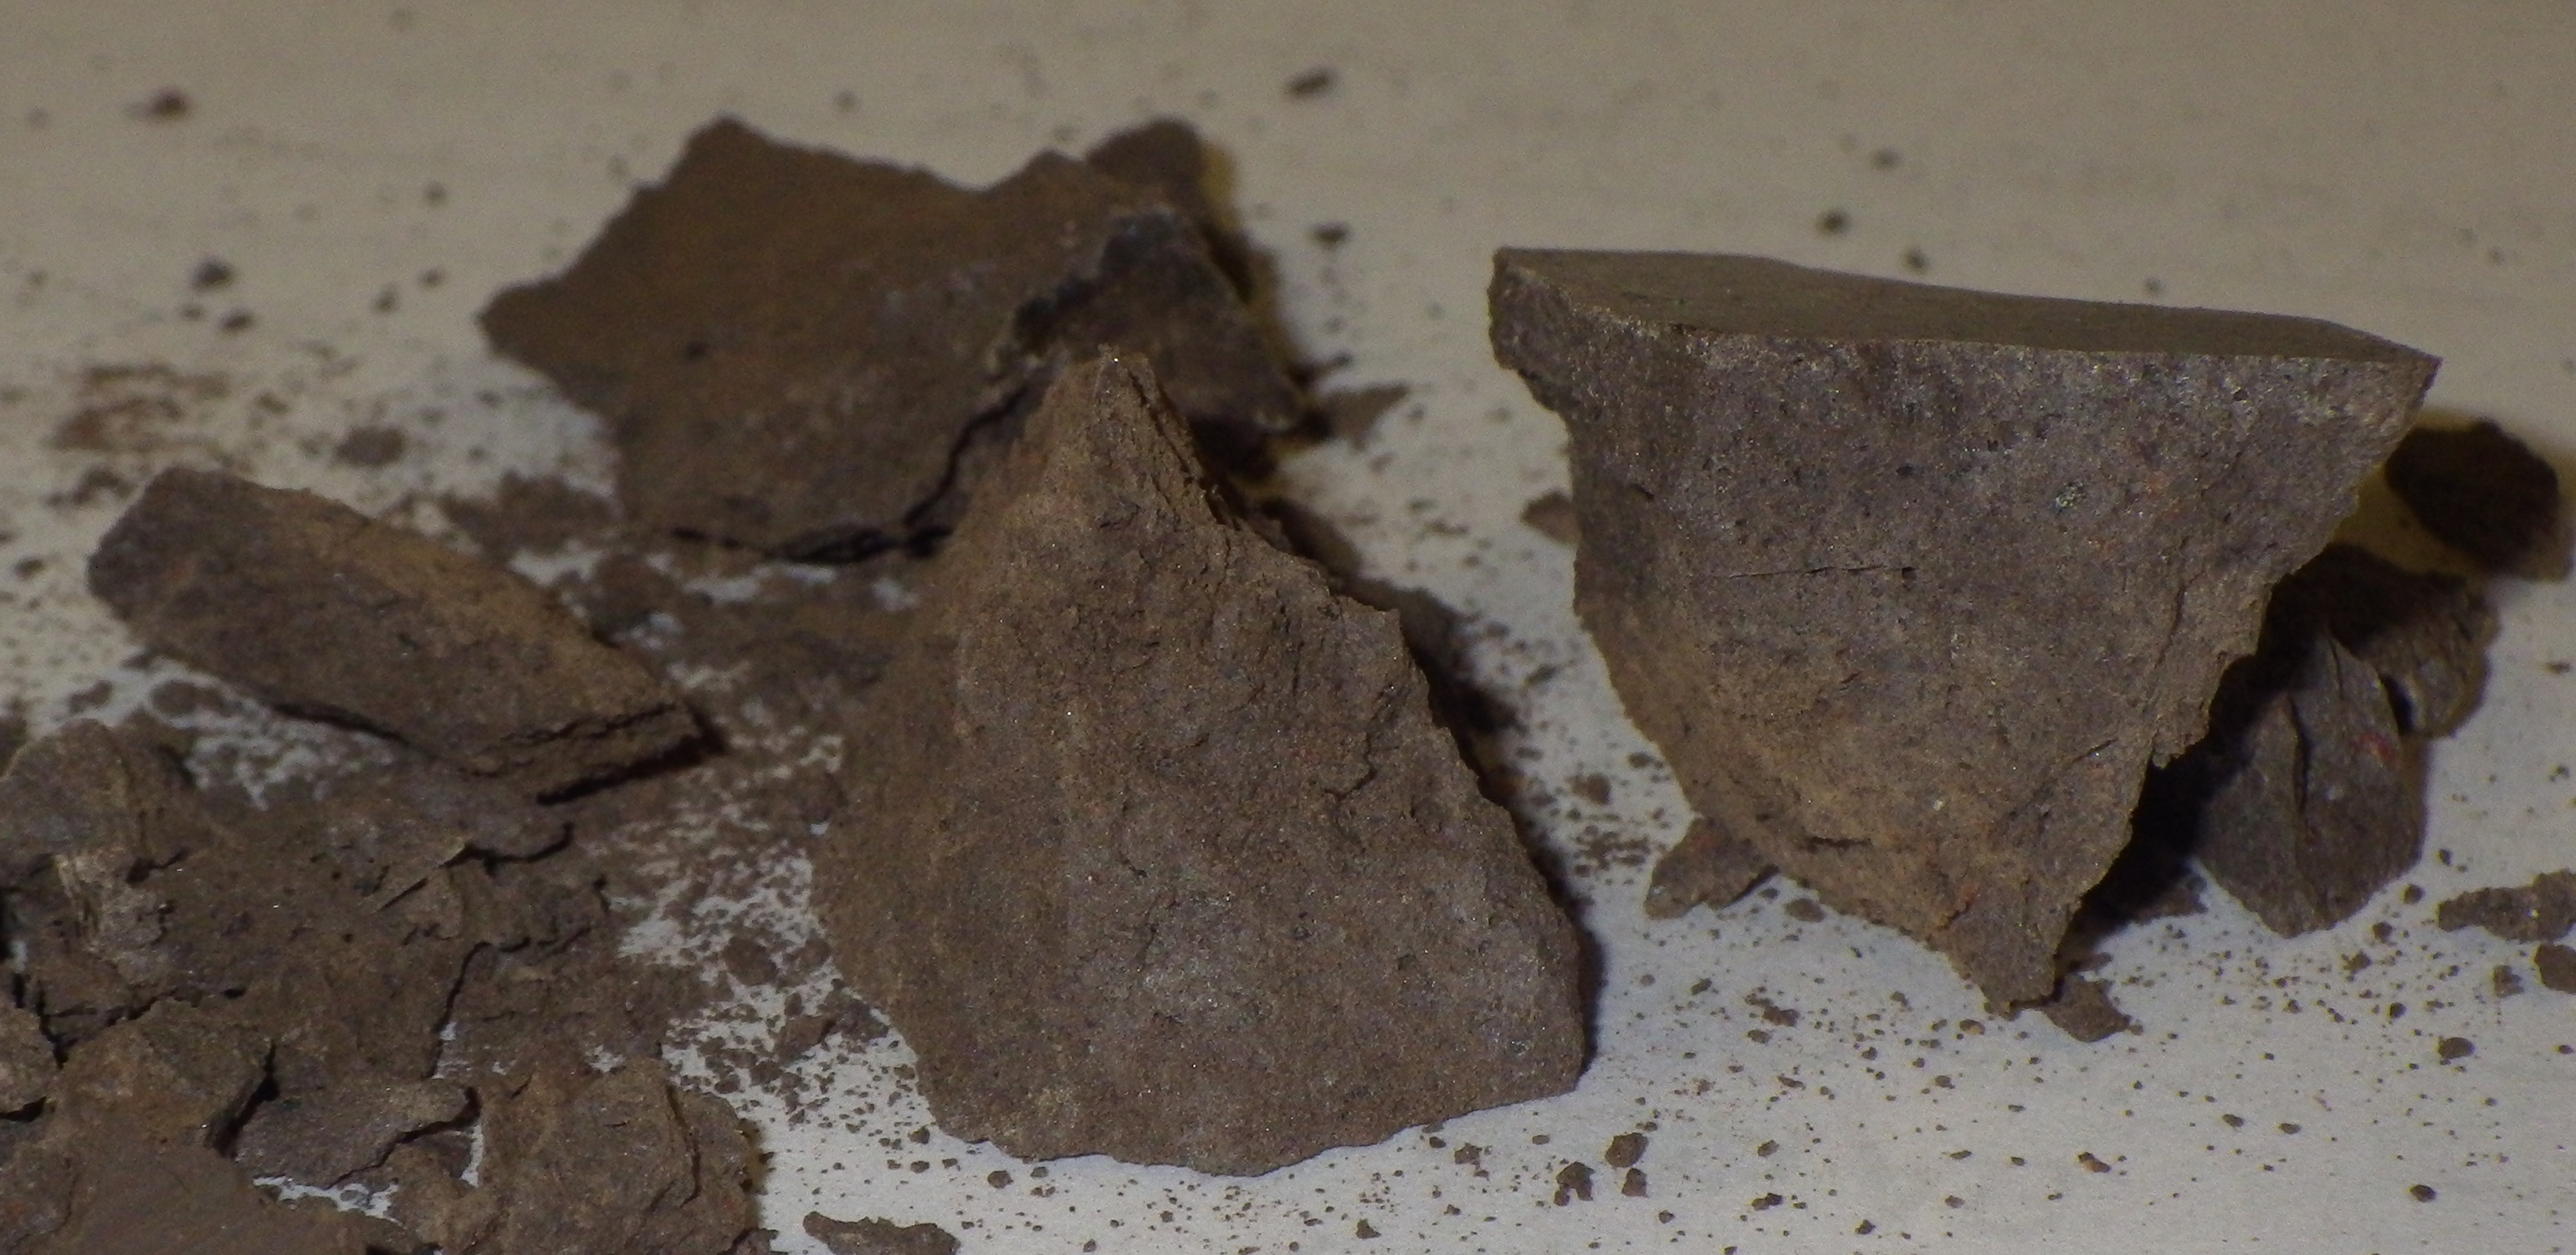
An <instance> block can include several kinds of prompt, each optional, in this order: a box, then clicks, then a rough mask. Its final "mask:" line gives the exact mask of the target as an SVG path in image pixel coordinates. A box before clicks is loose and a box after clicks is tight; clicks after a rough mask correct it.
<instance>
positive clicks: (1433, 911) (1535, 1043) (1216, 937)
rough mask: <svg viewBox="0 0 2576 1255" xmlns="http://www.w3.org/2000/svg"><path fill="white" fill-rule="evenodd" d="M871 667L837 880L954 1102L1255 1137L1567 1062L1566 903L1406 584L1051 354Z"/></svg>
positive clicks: (1100, 1131)
mask: <svg viewBox="0 0 2576 1255" xmlns="http://www.w3.org/2000/svg"><path fill="white" fill-rule="evenodd" d="M941 562H942V564H943V566H944V568H945V569H944V570H943V571H942V573H941V575H940V579H939V581H938V583H937V585H936V586H935V587H934V588H933V589H932V591H931V593H930V595H929V596H928V598H927V599H926V600H925V602H924V604H923V605H922V607H921V608H920V609H919V610H918V611H917V612H915V615H914V629H915V631H916V632H917V635H916V636H915V637H914V639H913V641H912V644H911V647H910V648H908V649H906V650H904V651H902V652H901V653H900V654H898V655H897V657H896V660H895V662H894V663H893V665H892V668H891V669H890V671H889V672H888V674H887V675H886V677H885V678H884V680H883V681H881V682H880V683H879V685H878V686H877V688H876V689H875V690H873V692H872V694H871V697H870V701H869V703H868V705H867V708H866V710H865V711H864V712H863V718H862V721H861V723H860V725H859V727H858V728H857V729H856V730H855V731H854V734H853V744H854V745H861V746H867V747H869V748H868V750H867V751H866V752H864V753H862V754H859V755H856V756H855V759H856V762H857V764H858V766H857V769H856V771H855V772H854V779H853V780H852V781H851V782H850V785H851V788H850V794H851V804H850V807H849V809H848V810H847V811H846V812H844V813H843V814H842V816H841V817H840V819H839V820H838V821H836V823H835V825H834V829H835V831H834V833H833V836H832V839H831V840H830V841H829V842H827V843H825V844H824V845H823V846H822V847H820V849H819V850H818V852H817V863H818V867H817V885H816V897H817V900H818V904H819V905H820V907H821V909H822V912H823V917H824V921H825V923H826V924H827V925H828V927H829V928H830V931H831V933H832V936H833V942H834V944H833V950H834V953H835V954H836V956H837V957H838V959H839V961H840V963H841V964H842V965H843V968H844V971H845V972H846V974H847V975H848V976H849V978H850V980H851V983H852V984H853V985H854V986H855V987H857V989H858V990H859V991H860V993H861V994H863V995H864V996H865V997H866V998H867V1000H868V1001H869V1002H870V1003H871V1004H872V1005H874V1006H876V1007H878V1008H879V1009H881V1010H883V1011H884V1012H885V1014H886V1015H887V1017H888V1018H889V1019H891V1020H892V1021H893V1022H894V1024H895V1025H896V1027H897V1028H899V1029H900V1030H901V1031H902V1032H903V1034H904V1037H905V1039H906V1040H907V1041H908V1042H909V1043H910V1044H911V1045H912V1046H913V1047H914V1049H915V1050H917V1051H918V1052H919V1053H920V1056H921V1062H920V1074H921V1085H922V1089H923V1091H924V1093H925V1094H926V1096H927V1097H928V1098H929V1100H930V1105H931V1109H932V1111H933V1112H934V1113H936V1114H937V1116H938V1118H939V1121H940V1123H941V1125H942V1126H943V1127H945V1128H946V1129H947V1130H948V1131H949V1132H950V1133H952V1134H954V1135H956V1136H959V1137H963V1138H967V1139H986V1140H991V1141H994V1142H996V1143H998V1144H1000V1145H1001V1146H1002V1147H1003V1148H1004V1149H1006V1150H1008V1151H1010V1152H1011V1153H1013V1154H1015V1155H1020V1156H1023V1157H1027V1158H1052V1157H1056V1156H1062V1155H1072V1154H1083V1153H1105V1154H1111V1155H1115V1156H1117V1157H1119V1158H1122V1159H1126V1160H1129V1161H1137V1162H1161V1163H1179V1164H1184V1165H1187V1166H1190V1167H1194V1168H1198V1169H1200V1170H1202V1171H1210V1172H1220V1173H1237V1174H1241V1173H1257V1172H1263V1171H1267V1170H1269V1169H1272V1168H1275V1167H1278V1166H1280V1165H1283V1164H1287V1163H1292V1162H1295V1161H1297V1160H1300V1159H1303V1158H1305V1157H1307V1156H1309V1155H1312V1154H1314V1153H1315V1152H1317V1151H1319V1150H1322V1149H1325V1148H1326V1147H1330V1146H1337V1145H1350V1144H1361V1143H1368V1142H1374V1141H1378V1140H1380V1139H1382V1138H1384V1137H1386V1136H1388V1135H1390V1134H1392V1133H1394V1132H1395V1131H1397V1130H1398V1129H1401V1128H1403V1127H1405V1126H1407V1125H1411V1124H1417V1123H1422V1122H1425V1121H1430V1120H1436V1119H1442V1118H1446V1117H1449V1116H1454V1115H1459V1114H1463V1113H1465V1112H1468V1111H1472V1110H1476V1109H1479V1108H1483V1107H1490V1106H1496V1105H1500V1104H1504V1103H1510V1102H1517V1101H1521V1100H1523V1099H1528V1098H1535V1097H1539V1096H1543V1095H1547V1094H1554V1093H1558V1092H1562V1091H1563V1090H1564V1089H1566V1088H1567V1087H1569V1086H1570V1085H1571V1084H1572V1083H1573V1081H1574V1078H1575V1075H1576V1073H1577V1071H1578V1070H1579V1069H1580V1067H1581V1064H1582V1058H1583V1017H1582V1012H1581V1003H1580V999H1579V994H1578V990H1577V980H1578V967H1577V951H1576V942H1575V936H1574V933H1573V929H1572V927H1571V925H1570V924H1569V923H1568V922H1567V920H1566V919H1565V917H1564V915H1563V914H1562V912H1561V911H1559V910H1558V908H1557V907H1556V906H1555V904H1554V903H1553V902H1551V901H1550V900H1549V898H1548V896H1547V891H1546V888H1545V886H1544V884H1543V883H1542V882H1541V880H1540V878H1539V876H1538V874H1537V873H1536V871H1535V870H1533V869H1532V868H1531V866H1530V864H1529V860H1528V857H1527V855H1526V854H1525V853H1524V852H1523V851H1522V849H1521V848H1520V846H1519V845H1518V843H1517V841H1516V840H1515V838H1514V836H1513V832H1512V828H1511V824H1510V821H1509V819H1508V818H1507V817H1506V816H1505V815H1504V813H1503V812H1502V811H1501V810H1500V809H1498V808H1497V807H1495V806H1493V805H1492V804H1491V803H1489V802H1486V801H1485V800H1484V799H1483V798H1482V797H1480V796H1479V795H1478V794H1477V791H1476V784H1475V781H1474V778H1473V777H1472V776H1471V775H1470V774H1469V772H1468V771H1467V769H1466V768H1465V767H1464V766H1463V765H1462V764H1461V763H1460V762H1459V759H1458V755H1457V751H1456V748H1455V747H1454V746H1453V745H1452V744H1451V742H1450V741H1449V739H1448V737H1447V736H1446V735H1445V734H1444V733H1443V732H1442V730H1441V729H1440V728H1439V727H1438V726H1437V725H1435V724H1434V723H1433V722H1432V721H1431V718H1430V712H1429V710H1428V708H1427V703H1426V699H1425V690H1424V683H1423V680H1422V677H1421V674H1420V673H1419V672H1418V671H1416V670H1415V669H1414V666H1413V664H1412V662H1411V661H1410V660H1409V658H1408V657H1407V656H1406V653H1405V648H1404V644H1403V641H1402V639H1401V638H1400V636H1399V634H1398V631H1397V627H1396V623H1395V618H1394V616H1393V615H1390V614H1385V613H1382V612H1378V611H1373V610H1369V609H1367V608H1365V607H1363V606H1361V605H1359V604H1357V603H1355V602H1352V601H1349V600H1346V599H1344V598H1341V597H1339V596H1337V595H1335V594H1334V593H1333V592H1332V591H1331V590H1330V588H1329V586H1328V584H1327V581H1326V577H1325V575H1324V574H1323V573H1322V572H1321V571H1319V570H1317V569H1316V568H1315V567H1313V566H1311V565H1309V564H1307V563H1305V562H1303V561H1301V560H1299V559H1296V558H1293V557H1290V556H1288V555H1287V554H1285V553H1282V552H1280V551H1279V550H1277V549H1275V548H1273V547H1272V546H1271V545H1270V544H1269V543H1268V542H1266V541H1265V540H1263V539H1262V538H1261V536H1260V535H1258V534H1256V533H1255V532H1254V531H1252V530H1250V528H1249V527H1248V526H1246V525H1245V524H1244V523H1243V522H1242V521H1241V518H1240V516H1239V515H1237V514H1236V513H1235V511H1234V508H1233V507H1232V506H1231V505H1230V504H1229V503H1228V502H1227V500H1226V499H1225V497H1224V496H1223V494H1222V493H1221V492H1220V490H1219V489H1218V488H1217V487H1216V486H1215V484H1214V483H1213V482H1212V481H1211V479H1210V478H1209V476H1208V475H1207V473H1206V472H1205V471H1204V470H1203V469H1201V467H1200V466H1199V464H1198V462H1197V460H1196V458H1195V457H1194V456H1193V455H1192V452H1191V447H1190V443H1189V441H1188V439H1187V436H1186V433H1185V432H1184V430H1183V428H1182V426H1181V424H1180V421H1179V419H1178V418H1177V416H1176V415H1175V414H1173V412H1172V411H1171V410H1170V409H1169V408H1168V407H1167V406H1165V405H1164V404H1163V403H1162V401H1161V400H1160V398H1159V396H1158V394H1157V393H1156V390H1155V386H1154V383H1153V379H1152V375H1151V373H1150V372H1149V371H1147V370H1146V369H1145V368H1144V365H1143V363H1142V362H1140V361H1137V360H1135V359H1132V358H1117V357H1112V358H1105V359H1103V360H1102V361H1100V362H1099V363H1096V364H1093V365H1088V366H1084V367H1081V368H1078V369H1075V370H1073V371H1070V372H1068V373H1066V374H1065V375H1063V376H1062V377H1061V378H1059V379H1058V381H1057V382H1056V383H1055V385H1054V386H1053V388H1052V389H1051V390H1050V392H1049V394H1048V398H1047V401H1046V403H1045V404H1044V405H1043V406H1042V407H1040V409H1039V411H1038V412H1037V414H1036V416H1035V417H1034V418H1033V419H1032V420H1031V421H1030V424H1029V428H1028V431H1027V433H1026V434H1025V435H1024V436H1023V437H1022V439H1021V441H1020V442H1019V443H1018V444H1017V445H1016V446H1015V447H1014V448H1013V450H1012V451H1011V455H1010V459H1009V461H1008V463H1007V464H1006V465H1005V466H1004V467H1003V468H1002V469H1001V471H1000V472H999V473H998V475H997V478H996V479H995V480H993V481H992V482H991V483H990V484H989V485H988V486H987V488H986V489H985V490H984V491H983V492H982V493H981V494H980V495H979V497H978V501H977V506H976V509H975V510H974V511H973V512H972V513H971V514H970V515H969V516H968V517H967V519H966V520H965V522H964V523H963V524H962V525H961V526H960V528H959V530H958V532H957V534H956V537H955V538H954V540H953V541H952V542H951V544H950V546H949V547H948V549H947V550H946V551H944V553H943V555H942V557H941Z"/></svg>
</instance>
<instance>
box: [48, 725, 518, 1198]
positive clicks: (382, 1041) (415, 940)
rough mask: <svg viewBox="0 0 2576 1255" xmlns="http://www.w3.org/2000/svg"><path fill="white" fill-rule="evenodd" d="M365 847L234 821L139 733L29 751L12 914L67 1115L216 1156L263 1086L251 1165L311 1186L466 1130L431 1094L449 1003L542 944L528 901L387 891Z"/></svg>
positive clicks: (241, 1144) (252, 1125) (414, 886)
mask: <svg viewBox="0 0 2576 1255" xmlns="http://www.w3.org/2000/svg"><path fill="white" fill-rule="evenodd" d="M411 770H415V771H436V772H444V771H445V770H446V769H445V768H437V767H430V766H428V765H426V764H422V765H420V766H419V767H417V768H413V769H411ZM345 787H346V789H347V791H348V792H350V793H351V794H353V795H381V794H383V793H401V792H409V793H412V794H414V795H417V794H419V793H420V792H421V790H420V789H419V788H418V787H412V788H410V789H408V790H405V789H383V788H380V787H378V786H372V785H370V784H369V783H367V782H366V781H365V780H357V781H350V782H347V783H346V786H345ZM500 801H501V802H502V803H505V804H506V805H508V806H510V807H513V808H515V807H520V806H524V803H522V802H520V801H518V799H516V798H515V797H504V798H502V799H500ZM308 818H309V817H308ZM367 827H368V826H367V825H366V824H365V823H364V822H363V821H362V822H360V823H358V824H356V825H355V828H356V829H358V830H366V829H367ZM352 831H353V830H352V828H350V827H340V828H334V827H333V826H332V825H329V824H327V823H320V822H301V821H299V819H298V818H297V817H295V816H292V815H289V816H284V817H280V816H276V815H266V814H260V813H257V812H249V811H247V810H246V809H236V808H234V807H232V806H230V805H228V804H219V801H218V799H214V798H210V797H209V796H207V795H204V794H200V793H198V792H197V791H195V790H194V789H192V788H191V787H190V786H189V785H188V783H187V781H186V780H185V778H184V777H183V776H182V775H181V774H180V773H179V771H178V769H177V767H176V765H175V764H174V763H172V762H171V761H169V760H168V758H167V757H166V756H165V755H164V754H163V752H162V751H161V750H160V749H159V748H158V747H156V746H153V745H151V744H149V743H148V742H146V741H144V740H143V739H142V737H140V736H139V735H136V734H133V733H126V732H114V731H110V730H108V729H105V728H102V727H99V726H98V725H96V724H91V723H74V724H71V725H68V726H67V727H65V728H64V729H63V730H62V731H60V732H58V733H56V734H54V735H53V736H50V737H47V738H46V739H44V740H41V741H38V742H36V743H35V744H33V745H31V746H29V747H27V749H26V750H25V752H23V753H22V754H20V755H19V757H18V759H17V761H16V762H15V763H14V764H13V765H12V767H11V769H10V771H9V773H8V774H7V775H6V776H5V777H0V872H5V873H6V874H7V875H6V879H0V894H5V895H6V906H7V914H8V919H9V926H10V929H11V934H10V940H11V941H13V942H17V943H22V944H24V945H25V947H26V953H27V961H26V973H27V977H28V981H29V985H30V987H31V989H32V993H33V998H32V1001H33V1003H34V1006H35V1007H36V1008H37V1009H38V1010H39V1011H41V1013H42V1015H43V1017H44V1020H45V1026H46V1028H47V1029H48V1030H49V1031H50V1032H51V1033H52V1035H53V1036H54V1037H55V1038H56V1039H58V1040H61V1041H64V1042H65V1043H67V1044H69V1045H70V1046H71V1047H72V1054H71V1057H70V1061H69V1063H68V1064H67V1066H66V1068H65V1070H64V1072H63V1074H62V1075H61V1076H60V1077H59V1078H57V1079H56V1080H55V1081H54V1083H53V1085H52V1089H53V1091H54V1097H55V1100H56V1105H57V1106H58V1107H64V1106H66V1104H68V1106H69V1107H77V1106H79V1105H80V1104H81V1103H83V1102H89V1101H91V1100H92V1099H99V1096H101V1095H106V1096H116V1095H123V1096H124V1097H122V1098H118V1099H117V1102H118V1103H120V1104H124V1105H127V1106H132V1105H134V1104H143V1106H142V1107H137V1108H136V1110H137V1111H140V1112H144V1113H145V1114H140V1115H135V1114H130V1115H128V1116H127V1117H124V1119H125V1121H126V1123H129V1124H143V1125H150V1126H152V1127H155V1128H187V1129H197V1130H199V1132H198V1133H197V1134H195V1135H193V1136H192V1137H190V1138H188V1139H187V1140H190V1141H192V1142H194V1143H196V1144H200V1145H213V1144H217V1143H218V1142H221V1141H224V1140H226V1139H225V1137H224V1135H225V1134H229V1133H230V1132H231V1130H232V1128H233V1125H234V1123H235V1122H236V1121H237V1120H238V1118H239V1117H240V1115H241V1111H242V1106H241V1104H242V1103H243V1102H244V1101H246V1100H247V1099H248V1098H249V1096H250V1094H251V1092H252V1091H253V1089H257V1088H261V1087H263V1086H265V1087H266V1088H267V1089H268V1090H269V1091H270V1093H271V1095H272V1096H271V1097H269V1098H268V1099H267V1100H266V1101H265V1102H263V1103H262V1104H260V1106H259V1107H258V1108H257V1110H256V1111H255V1112H254V1113H253V1114H252V1116H251V1118H250V1119H249V1121H248V1123H247V1124H245V1125H243V1126H242V1128H241V1131H240V1136H239V1138H238V1141H237V1143H236V1144H235V1146H234V1150H235V1153H236V1155H237V1157H238V1158H239V1159H240V1161H241V1162H242V1163H243V1164H244V1165H245V1166H247V1167H250V1168H252V1169H254V1170H256V1171H258V1172H261V1173H262V1174H276V1175H285V1176H291V1177H294V1178H295V1179H297V1180H300V1181H304V1182H307V1183H310V1184H316V1185H328V1184H330V1183H332V1182H335V1181H337V1180H339V1179H341V1178H343V1177H345V1176H347V1175H349V1174H350V1173H353V1172H356V1171H359V1170H362V1169H364V1168H367V1167H369V1166H371V1165H373V1164H375V1163H376V1162H378V1161H380V1160H382V1159H383V1158H384V1156H385V1153H386V1151H387V1150H388V1149H389V1148H390V1147H391V1145H392V1144H393V1143H394V1141H395V1140H397V1139H399V1138H400V1137H402V1136H404V1135H406V1134H408V1133H410V1132H412V1131H414V1130H416V1129H419V1128H422V1127H424V1126H427V1125H431V1124H436V1123H439V1122H442V1121H445V1120H448V1119H451V1118H453V1117H454V1116H456V1115H457V1114H458V1113H459V1111H460V1110H461V1109H462V1106H463V1101H464V1096H463V1093H462V1091H461V1090H459V1089H458V1088H457V1087H456V1086H455V1085H453V1084H450V1083H448V1082H445V1081H442V1080H438V1079H435V1078H434V1077H433V1076H432V1073H433V1072H434V1071H435V1069H436V1068H437V1066H438V1063H439V1057H440V1038H439V1032H440V1028H441V1025H442V1024H443V1023H444V1022H445V1021H446V1020H447V1017H448V1014H449V1011H450V1006H451V995H453V994H454V993H455V992H456V990H457V989H458V986H459V982H460V981H461V980H462V979H463V978H464V974H465V970H466V962H467V958H468V956H469V955H471V954H473V953H474V952H475V951H476V949H477V948H478V947H483V946H493V947H511V946H517V945H521V944H523V943H524V942H525V941H526V940H527V937H526V935H525V927H524V921H523V918H522V917H523V916H524V915H525V914H526V913H528V912H530V911H531V910H532V905H531V902H530V901H529V899H531V898H533V897H534V896H535V895H534V894H532V893H531V892H530V891H529V890H528V889H527V888H525V887H523V886H522V885H521V884H520V883H519V881H520V879H522V878H520V877H517V876H515V875H514V874H513V873H512V870H511V869H513V868H515V867H516V866H518V865H504V867H503V868H501V869H497V870H495V871H491V872H487V871H486V870H485V869H483V868H482V867H481V866H479V865H476V864H472V863H470V862H469V863H466V864H462V865H458V866H444V865H436V864H432V865H429V866H425V867H422V866H414V867H413V869H412V870H411V871H410V872H409V873H408V877H409V879H410V881H411V884H410V885H409V886H408V887H407V888H404V889H402V890H401V891H399V892H395V893H390V894H388V893H385V892H383V880H382V877H381V876H380V875H379V874H377V873H375V872H372V871H370V870H369V868H371V867H372V866H374V863H373V862H372V853H373V851H371V850H357V849H352V848H350V845H351V842H352V841H353V837H352ZM464 840H465V838H464V837H462V836H460V837H459V838H458V841H459V845H458V847H456V848H461V846H462V844H463V841H464ZM449 852H450V853H451V854H452V853H454V852H455V848H451V849H450V851H449ZM562 857H563V856H558V859H550V860H547V862H548V863H554V862H557V861H561V859H562ZM212 1007H222V1008H224V1009H225V1013H224V1014H223V1015H221V1016H215V1015H214V1014H213V1013H212V1012H211V1011H209V1010H208V1009H207V1008H212ZM129 1017H134V1018H129ZM174 1024H175V1025H176V1027H170V1025H174ZM251 1024H256V1025H257V1026H258V1030H257V1032H256V1033H250V1030H248V1029H247V1028H244V1027H242V1026H245V1025H251ZM244 1034H249V1036H244ZM236 1039H238V1040H236ZM227 1043H229V1044H227ZM102 1078H103V1079H102ZM101 1101H104V1100H103V1099H101ZM155 1104H157V1105H155ZM155 1111H157V1112H160V1113H161V1114H158V1115H152V1114H150V1113H151V1112H155ZM147 1116H148V1118H147Z"/></svg>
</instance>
